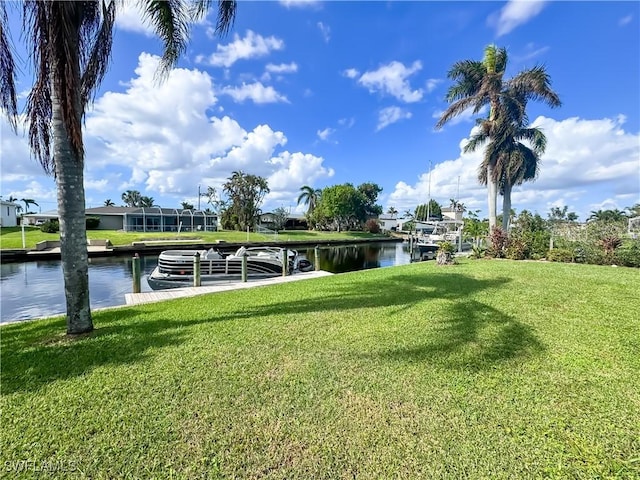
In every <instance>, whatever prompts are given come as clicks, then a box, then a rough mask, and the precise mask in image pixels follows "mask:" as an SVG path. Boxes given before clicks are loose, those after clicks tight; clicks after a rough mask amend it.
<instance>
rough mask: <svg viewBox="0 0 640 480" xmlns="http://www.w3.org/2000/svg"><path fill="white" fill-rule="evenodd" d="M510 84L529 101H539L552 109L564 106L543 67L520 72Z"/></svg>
mask: <svg viewBox="0 0 640 480" xmlns="http://www.w3.org/2000/svg"><path fill="white" fill-rule="evenodd" d="M508 83H509V87H510V88H512V89H513V90H515V91H517V92H519V93H520V94H521V95H524V96H525V97H526V98H527V100H539V101H542V102H544V103H546V104H547V105H549V106H550V107H552V108H555V107H560V106H561V105H562V102H561V101H560V97H559V96H558V94H557V93H556V92H554V91H553V90H552V89H551V78H550V77H549V74H548V73H547V71H546V69H545V68H544V67H543V66H540V65H539V66H536V67H534V68H531V69H529V70H525V71H523V72H520V73H519V74H517V75H516V76H515V77H513V78H512V79H511V80H510V81H509V82H508Z"/></svg>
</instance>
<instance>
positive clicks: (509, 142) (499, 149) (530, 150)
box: [464, 87, 547, 231]
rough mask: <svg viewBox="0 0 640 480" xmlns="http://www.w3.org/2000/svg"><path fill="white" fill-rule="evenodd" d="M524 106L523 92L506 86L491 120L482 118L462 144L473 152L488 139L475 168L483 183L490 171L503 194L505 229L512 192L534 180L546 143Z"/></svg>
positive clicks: (509, 219) (485, 182)
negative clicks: (532, 123)
mask: <svg viewBox="0 0 640 480" xmlns="http://www.w3.org/2000/svg"><path fill="white" fill-rule="evenodd" d="M526 106H527V97H526V95H525V94H524V92H519V91H515V90H512V89H511V87H508V90H507V92H506V94H505V95H504V98H503V101H502V103H501V108H500V109H499V110H498V112H497V113H496V114H495V115H494V120H493V122H490V121H488V120H481V121H480V122H479V125H480V131H479V132H477V133H475V134H473V135H471V138H470V139H469V142H468V143H467V144H466V145H465V147H464V151H465V152H472V151H474V150H475V149H476V148H477V147H478V146H480V145H482V144H483V143H485V142H488V144H487V146H486V149H485V154H484V159H483V161H482V163H481V164H480V168H479V170H478V180H479V181H480V183H481V184H483V185H486V184H487V183H488V182H489V181H490V177H489V175H490V173H489V172H490V171H491V172H492V175H493V180H494V181H495V182H496V183H497V184H498V186H499V188H500V193H501V194H502V195H503V202H502V229H503V230H505V231H508V230H509V224H510V221H511V218H512V215H511V191H512V189H513V187H514V186H515V185H521V184H522V183H523V182H527V181H532V180H535V178H536V177H537V175H538V171H539V166H540V157H541V156H542V154H543V153H544V151H545V149H546V145H547V138H546V137H545V135H544V134H543V133H542V131H541V130H540V129H539V128H536V127H528V126H527V123H528V118H527V115H526ZM492 132H493V135H491V133H492ZM523 141H524V142H526V143H523ZM529 145H531V147H529ZM490 166H492V167H493V168H491V169H490Z"/></svg>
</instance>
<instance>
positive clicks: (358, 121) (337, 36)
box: [0, 1, 640, 219]
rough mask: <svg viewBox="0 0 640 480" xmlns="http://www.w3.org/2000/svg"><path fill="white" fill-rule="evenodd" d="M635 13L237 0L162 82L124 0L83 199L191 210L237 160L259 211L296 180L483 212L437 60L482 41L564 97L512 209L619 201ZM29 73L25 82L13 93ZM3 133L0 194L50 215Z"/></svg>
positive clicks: (632, 176) (639, 104)
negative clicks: (260, 184)
mask: <svg viewBox="0 0 640 480" xmlns="http://www.w3.org/2000/svg"><path fill="white" fill-rule="evenodd" d="M10 13H11V14H12V15H14V16H12V18H11V22H12V27H13V31H12V34H13V37H14V39H15V42H16V43H19V42H20V38H19V36H18V35H19V32H20V29H19V28H17V26H18V25H19V24H18V23H16V22H17V18H16V17H15V13H16V12H15V11H11V10H10ZM639 17H640V3H638V2H534V1H515V2H514V1H512V2H312V1H307V2H240V4H239V6H238V12H237V20H236V23H235V25H234V28H233V30H232V32H231V33H230V34H229V35H228V36H227V37H225V38H216V37H213V36H212V35H211V30H212V23H213V20H214V19H213V18H212V17H209V18H208V19H207V20H206V21H203V22H201V23H200V24H198V25H195V26H194V29H193V35H192V39H191V42H190V44H189V48H188V50H187V52H186V54H185V56H184V57H183V58H182V59H181V61H180V62H179V65H178V68H177V69H176V70H174V71H173V72H172V73H171V75H170V77H169V78H168V80H167V81H165V82H164V83H163V84H161V85H157V84H156V83H155V81H154V78H155V77H154V74H155V70H156V65H157V57H156V55H158V54H159V53H160V44H159V42H158V41H157V40H156V39H155V38H154V37H153V36H152V35H151V34H150V30H149V29H148V27H147V26H146V25H144V23H143V22H142V21H141V19H140V17H139V14H138V12H137V10H136V9H135V8H134V7H133V6H129V7H127V8H125V9H124V10H123V11H122V12H121V15H120V17H119V19H118V23H117V30H116V34H115V42H114V49H113V61H112V66H111V69H110V71H109V73H108V74H107V77H106V78H105V81H104V83H103V85H102V88H101V91H100V93H99V94H98V96H97V98H96V102H95V104H94V106H93V108H92V109H91V110H90V111H89V113H88V114H87V118H86V124H85V127H86V128H85V143H86V169H85V177H86V178H85V187H86V199H87V207H96V206H101V205H102V204H103V202H104V201H105V199H107V198H110V199H112V200H113V201H115V202H116V204H121V203H122V202H121V198H120V197H121V194H122V192H124V191H125V190H130V189H135V190H139V191H140V192H142V194H143V195H148V196H151V197H153V198H154V199H155V200H156V203H157V204H159V205H161V206H165V207H177V206H179V205H180V202H181V201H183V200H187V201H190V202H192V203H194V204H196V205H197V192H198V185H200V186H201V189H202V190H206V186H207V185H211V186H214V187H216V188H218V189H219V188H220V185H221V184H222V182H224V180H225V179H226V178H227V177H228V176H230V174H231V172H232V171H234V170H243V171H245V172H248V173H253V174H258V175H262V176H264V177H266V178H267V179H268V181H269V186H270V187H271V194H270V195H269V196H268V197H267V200H266V203H265V204H264V206H263V209H264V210H270V209H273V208H276V207H280V206H283V207H285V208H291V210H292V211H295V210H296V209H297V210H298V211H302V210H303V207H302V206H296V199H297V196H298V194H299V189H300V187H301V186H302V185H305V184H306V185H312V186H313V187H315V188H323V187H325V186H329V185H334V184H338V183H344V182H351V183H353V184H355V185H358V184H360V183H362V182H367V181H371V182H375V183H378V184H379V185H380V186H381V187H383V192H382V194H381V196H380V203H382V205H383V207H384V208H385V210H386V209H387V208H388V207H390V206H394V207H395V208H396V209H398V210H399V211H400V212H403V211H405V210H407V209H412V210H413V208H415V206H416V205H417V204H419V203H425V202H426V201H427V199H428V196H429V189H430V191H431V197H433V198H435V199H436V200H438V201H439V202H440V203H441V204H444V205H448V203H449V199H450V198H452V197H457V196H459V199H460V201H462V202H464V203H465V204H466V205H467V206H468V207H469V208H470V209H473V210H476V209H479V210H481V211H482V214H485V213H486V190H485V189H484V188H483V187H481V186H480V185H479V184H478V182H477V180H476V171H477V166H478V164H479V162H480V159H481V156H482V153H481V152H477V153H474V154H462V150H461V147H462V145H463V144H464V142H465V139H467V138H468V137H469V135H470V132H471V129H472V127H473V124H474V123H473V120H474V118H473V117H472V116H471V115H465V116H463V117H461V118H459V119H457V120H456V121H455V122H452V123H450V124H449V125H447V126H446V127H445V128H444V129H443V130H441V131H435V130H434V125H435V123H436V122H437V119H438V117H439V114H440V113H441V112H442V111H443V110H444V109H445V108H446V106H447V104H446V102H445V101H444V96H445V93H446V90H447V88H448V87H449V86H450V85H451V82H450V81H449V80H448V79H447V78H446V74H447V71H448V69H449V68H450V67H451V65H452V64H453V63H454V62H456V61H458V60H463V59H474V60H481V58H482V55H483V49H484V47H485V46H486V45H487V44H490V43H495V44H497V45H498V46H500V47H502V46H504V47H506V48H507V51H508V53H509V68H508V70H507V76H508V77H511V76H513V75H514V74H516V73H517V72H519V71H521V70H523V69H525V68H530V67H533V66H535V65H537V64H542V65H545V66H546V68H547V71H548V73H549V74H550V76H551V79H552V86H553V88H554V89H555V90H556V91H557V92H558V94H559V95H560V98H561V100H562V102H563V106H562V107H561V108H558V109H550V108H548V107H547V106H545V105H542V104H535V103H531V104H530V105H529V118H530V120H531V121H532V123H534V124H535V125H536V126H539V127H540V128H542V129H543V131H544V132H545V134H546V135H547V140H548V146H547V152H546V154H545V155H544V157H543V159H542V165H541V172H540V176H539V178H538V180H537V181H536V182H534V183H526V184H524V185H522V186H521V187H518V188H516V189H515V190H514V194H513V207H514V208H515V209H516V210H517V211H521V210H522V209H525V208H526V209H528V210H530V211H537V212H539V213H540V214H542V215H546V213H547V212H548V211H549V209H550V208H551V207H552V206H561V205H568V206H569V207H570V210H572V211H576V212H577V213H578V214H579V215H580V217H581V219H584V218H586V217H587V216H588V214H589V212H590V211H591V210H596V209H600V208H624V207H627V206H630V205H632V204H634V203H637V202H639V201H640V28H639V25H638V22H639ZM25 72H27V73H28V69H25ZM30 82H31V77H30V76H25V77H23V78H21V79H20V85H19V90H20V91H21V92H22V93H23V97H24V95H26V93H28V90H29V88H30V85H31V83H30ZM1 127H2V139H1V142H2V145H1V146H2V160H1V169H2V172H1V173H2V177H1V182H0V193H1V194H2V195H3V198H7V197H9V196H10V195H13V196H15V197H18V198H33V199H35V200H36V201H37V202H38V203H39V204H40V207H41V209H42V211H46V210H52V209H55V208H56V200H55V199H56V194H55V184H54V181H53V178H51V177H47V176H46V175H44V173H43V172H42V170H41V168H40V167H39V165H38V164H37V163H36V162H35V160H33V159H32V158H31V157H30V154H29V150H28V147H27V143H26V139H25V138H24V136H23V135H18V136H16V135H14V134H13V133H11V131H10V130H9V129H8V128H7V124H6V122H5V121H4V120H2V124H1ZM430 168H431V181H430V182H429V170H430ZM458 192H459V194H458ZM202 206H203V208H204V206H205V204H204V203H203V204H202Z"/></svg>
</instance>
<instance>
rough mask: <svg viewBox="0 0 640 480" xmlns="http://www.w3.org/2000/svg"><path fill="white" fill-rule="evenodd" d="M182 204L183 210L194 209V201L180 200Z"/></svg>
mask: <svg viewBox="0 0 640 480" xmlns="http://www.w3.org/2000/svg"><path fill="white" fill-rule="evenodd" d="M180 205H182V209H183V210H193V203H189V202H187V201H184V202H180Z"/></svg>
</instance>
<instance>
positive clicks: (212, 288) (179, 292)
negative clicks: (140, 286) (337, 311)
mask: <svg viewBox="0 0 640 480" xmlns="http://www.w3.org/2000/svg"><path fill="white" fill-rule="evenodd" d="M327 275H333V274H332V273H330V272H325V271H323V270H320V271H317V272H316V271H314V272H301V273H296V274H294V275H289V276H286V277H274V278H266V279H261V280H249V281H248V282H241V281H237V282H236V281H234V282H220V284H217V285H207V286H201V287H184V288H171V289H167V290H155V291H153V292H142V293H127V294H125V301H126V303H127V305H140V304H143V303H154V302H162V301H164V300H171V299H174V298H185V297H194V296H196V295H205V294H207V293H218V292H227V291H229V290H240V289H243V288H253V287H260V286H263V285H274V284H276V283H286V282H297V281H299V280H307V279H310V278H319V277H326V276H327Z"/></svg>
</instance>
